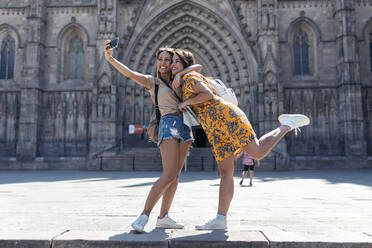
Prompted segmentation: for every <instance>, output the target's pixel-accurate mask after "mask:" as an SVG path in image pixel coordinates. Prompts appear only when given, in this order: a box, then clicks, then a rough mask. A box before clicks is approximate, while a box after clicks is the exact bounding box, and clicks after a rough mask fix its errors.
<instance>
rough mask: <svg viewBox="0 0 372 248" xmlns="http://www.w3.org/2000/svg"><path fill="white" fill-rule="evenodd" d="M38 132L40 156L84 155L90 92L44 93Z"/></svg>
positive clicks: (86, 146) (87, 141)
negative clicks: (41, 120)
mask: <svg viewBox="0 0 372 248" xmlns="http://www.w3.org/2000/svg"><path fill="white" fill-rule="evenodd" d="M44 102H45V106H46V107H45V114H44V119H43V123H42V130H43V132H42V133H41V134H40V139H41V142H40V146H41V149H39V150H40V153H41V155H42V156H76V155H79V156H85V155H87V154H88V144H89V121H90V110H91V107H90V106H91V93H90V92H78V91H77V92H48V93H45V95H44Z"/></svg>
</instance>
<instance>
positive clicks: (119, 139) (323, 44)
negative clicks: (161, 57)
mask: <svg viewBox="0 0 372 248" xmlns="http://www.w3.org/2000/svg"><path fill="white" fill-rule="evenodd" d="M371 13H372V1H371V0H354V1H353V0H310V1H305V0H302V1H289V0H244V1H243V0H234V1H233V0H229V1H220V0H202V1H194V0H192V1H184V0H166V1H162V0H151V1H150V0H136V1H134V0H87V1H72V0H71V1H70V0H49V1H46V0H12V1H10V0H9V1H7V0H5V1H1V3H0V42H1V41H2V40H3V39H4V38H5V37H7V36H11V37H12V38H13V39H14V40H15V47H16V50H15V65H14V68H15V69H14V71H15V73H14V78H11V79H1V80H0V156H1V158H0V160H1V161H6V163H7V165H6V166H5V167H6V168H9V163H10V162H9V161H11V162H14V163H17V162H20V163H28V166H29V165H30V164H32V163H34V164H38V166H37V168H42V166H41V167H40V163H41V162H40V161H44V160H45V159H46V160H48V159H49V160H48V161H50V159H51V158H53V159H57V160H58V161H59V162H58V163H60V164H63V159H62V158H66V159H67V160H69V161H71V160H70V159H72V158H80V159H82V161H83V160H84V161H88V162H86V163H89V161H90V159H91V157H93V156H94V155H95V154H97V153H99V152H101V151H103V150H108V152H106V154H107V153H110V154H117V153H123V152H125V150H126V149H127V148H131V147H153V145H152V144H150V143H148V142H147V139H146V135H132V136H131V135H129V134H128V131H127V129H128V125H129V124H146V123H147V122H148V121H149V118H150V115H151V113H152V103H151V100H150V97H149V94H148V93H147V92H146V91H145V90H144V89H143V88H142V87H140V86H138V85H137V84H135V83H134V82H132V81H131V80H129V79H127V78H125V77H124V76H123V75H120V74H118V73H117V72H116V71H115V70H114V69H113V68H112V67H111V66H109V65H108V63H107V62H106V61H105V60H104V58H103V56H102V44H103V41H104V40H105V39H110V38H112V37H114V36H119V37H120V45H119V49H117V50H116V51H115V56H116V57H117V58H118V59H119V60H120V61H122V62H123V63H125V64H126V65H128V66H129V67H130V68H131V69H133V70H135V71H139V72H142V73H145V74H154V73H155V63H156V61H155V57H154V53H155V51H156V50H157V49H158V48H159V47H161V46H165V45H168V46H171V47H181V48H186V49H189V50H191V51H192V52H193V53H194V54H195V57H196V60H197V62H198V63H200V64H202V65H203V73H204V74H205V75H207V76H212V77H216V78H221V79H222V80H223V81H224V82H225V83H226V84H227V85H228V86H230V87H232V88H233V89H234V90H235V92H236V94H237V96H238V99H239V106H240V107H241V108H242V109H243V110H244V111H245V113H246V114H247V116H248V117H249V119H250V120H251V122H252V124H253V126H254V128H255V130H256V131H257V133H258V134H259V135H263V134H264V133H265V132H267V131H269V130H271V129H273V128H275V127H276V126H277V124H278V123H277V116H278V115H279V114H281V113H298V112H300V113H305V114H307V115H308V116H310V118H311V121H312V125H311V126H310V127H306V128H304V129H303V130H302V133H300V134H299V135H298V136H295V135H294V134H292V133H291V134H289V135H288V136H287V137H286V138H285V139H284V140H283V141H281V142H280V143H279V145H278V146H277V147H276V148H275V149H274V152H273V153H271V154H270V157H271V158H269V159H268V161H274V160H275V161H279V162H278V165H280V163H282V166H284V164H285V163H288V161H292V163H295V164H296V163H297V164H298V163H301V162H298V161H297V160H296V158H300V160H304V158H306V159H305V160H306V161H307V162H306V164H308V163H309V162H308V161H311V158H314V157H317V159H319V158H322V159H323V158H324V159H326V160H327V159H332V158H333V157H335V158H337V159H336V160H342V159H349V160H355V161H364V162H363V166H364V165H365V161H368V159H367V157H368V156H372V107H371V106H372V100H371V99H372V66H371V58H370V56H371V55H370V54H371V53H370V51H369V49H370V43H371V42H372V14H371ZM299 29H301V30H303V31H304V32H306V34H307V39H308V44H309V54H308V55H309V70H310V73H309V74H306V75H295V73H294V71H295V69H294V50H293V45H294V36H295V34H296V32H298V30H299ZM75 36H77V37H79V39H80V40H81V49H80V50H81V51H82V54H83V55H82V58H83V59H82V62H81V63H82V64H83V66H82V77H81V78H79V79H69V77H68V73H69V67H68V66H69V64H68V62H67V61H68V54H69V51H70V49H71V47H70V45H69V44H70V43H69V41H70V39H71V37H75ZM276 157H278V158H280V159H276ZM340 158H342V159H340ZM61 159H62V160H61ZM324 159H323V160H324ZM326 160H324V161H326ZM61 161H62V162H61ZM369 161H371V160H369ZM48 163H49V162H48ZM67 163H70V162H67ZM84 163H85V162H84ZM303 166H304V164H303ZM306 166H307V165H306ZM31 167H32V166H31ZM60 167H62V168H63V165H61V166H60ZM14 168H21V167H19V166H14ZM66 168H70V166H67V165H66ZM79 168H81V167H79ZM286 168H289V167H288V166H287V167H286Z"/></svg>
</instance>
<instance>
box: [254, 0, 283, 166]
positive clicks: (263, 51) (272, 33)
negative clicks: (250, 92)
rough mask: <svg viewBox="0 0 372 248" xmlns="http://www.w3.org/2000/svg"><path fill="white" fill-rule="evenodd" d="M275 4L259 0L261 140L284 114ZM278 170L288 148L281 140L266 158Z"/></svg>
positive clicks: (276, 125) (258, 56)
mask: <svg viewBox="0 0 372 248" xmlns="http://www.w3.org/2000/svg"><path fill="white" fill-rule="evenodd" d="M277 5H278V2H277V0H258V4H257V7H258V8H257V11H258V12H257V17H258V18H257V20H258V23H257V28H258V37H257V40H258V41H257V53H258V54H257V58H258V66H259V83H258V106H259V134H260V136H262V135H264V134H265V133H267V132H269V131H271V130H273V129H275V128H277V127H278V124H279V123H278V115H279V114H281V113H283V87H282V86H281V85H280V83H279V68H280V66H279V59H278V54H279V37H278V24H277V22H278V20H277ZM269 157H272V158H273V163H274V166H275V163H276V166H277V167H279V166H280V167H281V168H283V167H284V166H286V163H287V157H288V156H287V145H286V142H285V140H284V139H283V140H282V141H280V143H279V144H278V145H277V146H276V147H274V149H273V151H272V152H271V154H270V155H269Z"/></svg>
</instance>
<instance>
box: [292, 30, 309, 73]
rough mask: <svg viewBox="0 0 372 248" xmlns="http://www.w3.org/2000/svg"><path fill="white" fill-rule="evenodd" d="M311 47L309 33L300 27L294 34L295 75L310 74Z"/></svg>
mask: <svg viewBox="0 0 372 248" xmlns="http://www.w3.org/2000/svg"><path fill="white" fill-rule="evenodd" d="M309 47H310V46H309V39H308V35H307V33H306V32H304V31H303V30H302V29H301V28H299V29H298V30H297V32H296V33H295V34H294V42H293V57H294V74H295V75H310V66H309Z"/></svg>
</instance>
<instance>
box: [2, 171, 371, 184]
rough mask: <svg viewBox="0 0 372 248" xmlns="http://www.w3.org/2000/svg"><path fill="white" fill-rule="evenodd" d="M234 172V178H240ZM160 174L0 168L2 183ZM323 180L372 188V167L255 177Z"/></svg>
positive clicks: (205, 175) (195, 177) (212, 174)
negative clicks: (9, 169)
mask: <svg viewBox="0 0 372 248" xmlns="http://www.w3.org/2000/svg"><path fill="white" fill-rule="evenodd" d="M240 173H241V172H239V171H236V173H235V178H240ZM160 176H161V172H160V171H156V172H154V171H151V172H150V171H149V172H133V171H129V172H128V171H115V172H112V171H110V172H106V171H0V185H1V184H16V183H33V182H60V181H69V182H68V183H94V182H99V181H114V180H122V181H123V186H120V187H122V188H131V187H145V186H149V185H151V184H153V183H154V182H155V181H156V180H157V179H158V178H159V177H160ZM136 178H142V179H143V178H148V179H149V180H148V181H147V182H143V181H142V182H141V183H137V184H128V183H127V182H126V180H127V179H136ZM216 179H219V176H218V174H217V172H216V171H209V172H200V171H199V172H197V171H192V172H184V171H182V173H181V176H180V183H183V182H193V181H200V180H204V181H209V182H207V183H208V185H209V186H218V185H219V183H216V182H212V183H211V182H210V180H216ZM298 179H303V180H311V179H321V180H326V181H328V182H329V183H331V184H339V183H349V184H359V185H365V186H369V187H372V169H333V170H326V169H325V170H300V171H262V172H261V171H257V172H256V173H255V180H257V181H261V182H270V181H284V180H298Z"/></svg>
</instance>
